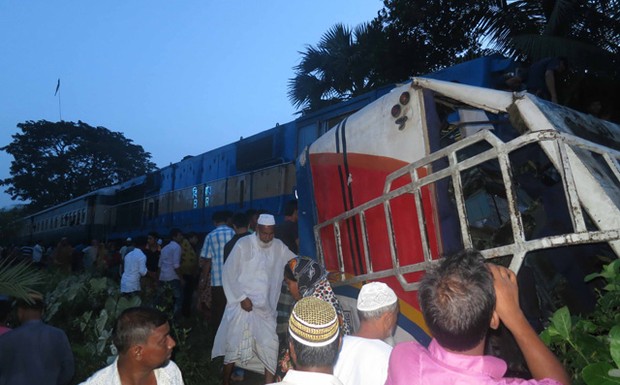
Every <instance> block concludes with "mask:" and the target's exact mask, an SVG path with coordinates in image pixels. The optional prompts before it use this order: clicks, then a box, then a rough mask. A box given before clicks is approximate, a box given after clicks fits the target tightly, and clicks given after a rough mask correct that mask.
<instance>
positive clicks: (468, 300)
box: [418, 250, 495, 351]
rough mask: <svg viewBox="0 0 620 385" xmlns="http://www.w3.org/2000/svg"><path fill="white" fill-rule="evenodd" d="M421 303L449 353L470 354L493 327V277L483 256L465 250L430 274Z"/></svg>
mask: <svg viewBox="0 0 620 385" xmlns="http://www.w3.org/2000/svg"><path fill="white" fill-rule="evenodd" d="M418 299H419V302H420V307H421V309H422V314H423V315H424V320H425V321H426V324H427V325H428V327H429V329H430V331H431V333H432V334H433V336H434V337H435V339H436V340H437V342H438V343H439V344H440V345H441V346H443V347H444V348H446V349H449V350H453V351H465V350H469V349H472V348H474V347H475V346H476V345H478V344H479V343H480V342H481V341H482V340H483V339H484V338H485V336H486V333H487V330H488V328H489V326H490V325H491V319H492V317H493V313H494V309H495V289H494V288H493V277H492V275H491V273H490V272H489V270H488V269H487V267H486V265H485V263H484V258H483V257H482V255H481V254H480V253H479V252H477V251H474V250H464V251H462V252H460V253H458V254H456V255H453V256H449V257H445V258H443V259H441V260H440V261H439V263H438V265H436V266H434V268H432V269H431V270H429V271H427V272H426V275H425V276H424V278H423V279H422V282H421V284H420V289H419V291H418Z"/></svg>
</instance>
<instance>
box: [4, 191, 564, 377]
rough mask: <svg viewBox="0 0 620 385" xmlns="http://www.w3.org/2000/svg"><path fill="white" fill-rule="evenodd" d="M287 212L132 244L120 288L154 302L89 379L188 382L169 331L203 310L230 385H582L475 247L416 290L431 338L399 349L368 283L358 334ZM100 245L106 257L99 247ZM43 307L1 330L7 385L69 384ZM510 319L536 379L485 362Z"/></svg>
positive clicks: (69, 370) (508, 280) (132, 320)
mask: <svg viewBox="0 0 620 385" xmlns="http://www.w3.org/2000/svg"><path fill="white" fill-rule="evenodd" d="M285 214H286V217H285V223H282V224H278V225H276V221H275V218H274V216H272V215H270V214H268V213H257V216H256V220H255V221H252V218H251V216H248V215H246V213H237V214H235V215H233V216H231V217H230V218H229V216H227V215H226V214H225V213H221V212H220V213H216V214H214V215H213V222H214V225H215V229H214V230H213V231H211V232H210V233H208V234H207V235H206V237H205V239H204V241H203V242H202V243H200V242H199V240H198V237H197V236H196V235H195V234H188V235H187V236H184V234H183V233H182V232H181V231H180V230H178V229H173V230H171V232H170V240H169V242H167V243H165V244H163V245H162V242H159V237H158V236H157V234H149V235H148V237H147V241H146V242H145V243H144V244H143V245H137V244H136V243H135V242H134V241H133V240H132V239H127V240H126V243H125V245H124V246H123V247H124V249H122V250H119V254H121V258H120V266H119V273H118V274H120V276H121V277H120V287H121V292H122V293H123V295H127V296H135V295H140V296H141V297H142V298H143V299H145V300H146V301H143V302H142V303H143V304H144V306H141V307H136V308H130V309H127V310H125V311H124V312H123V313H122V314H121V315H120V316H119V317H118V319H117V320H116V324H115V327H114V330H113V333H112V340H113V343H114V345H115V347H116V349H117V351H118V356H117V358H116V359H115V361H114V362H113V363H112V364H110V365H109V366H107V367H105V368H103V369H101V370H99V371H97V372H96V373H94V374H93V375H92V376H91V377H90V378H88V379H87V380H86V381H85V382H84V384H122V385H128V384H149V385H151V384H160V385H162V384H173V385H176V384H183V379H182V368H179V367H178V366H177V365H176V364H175V363H174V362H173V361H171V358H172V357H173V350H174V347H175V341H174V339H173V338H172V337H171V335H170V323H169V322H171V321H173V320H177V319H178V318H179V317H183V316H185V315H188V314H190V313H191V312H193V311H194V310H197V311H198V314H200V315H202V316H204V317H205V319H206V321H207V322H208V324H209V327H210V329H211V330H212V331H213V333H214V337H213V350H212V358H213V359H215V358H218V357H223V364H222V370H221V376H222V378H221V383H222V384H224V385H228V384H230V383H231V382H233V381H235V380H239V379H241V378H243V375H244V372H243V370H251V371H254V372H260V373H263V374H264V379H265V383H266V384H271V383H277V384H299V385H306V384H308V385H310V384H313V385H318V384H331V385H357V384H361V385H383V384H387V385H400V384H424V383H428V384H435V383H460V384H474V383H476V384H478V383H485V384H495V383H529V384H537V383H541V384H564V385H568V384H570V379H569V377H568V375H567V374H566V372H565V371H564V369H563V368H562V365H561V364H560V362H559V361H558V359H557V358H556V357H555V356H554V355H553V354H552V353H551V351H550V350H549V349H548V348H547V347H546V346H545V345H544V344H543V343H542V341H541V340H540V339H539V337H538V335H537V334H536V332H535V331H534V330H533V328H532V327H531V326H530V324H529V323H528V321H527V319H526V318H525V316H524V315H523V312H522V311H521V309H520V306H519V299H518V288H517V283H516V282H517V281H516V276H515V274H514V273H513V272H511V271H510V270H508V269H506V268H503V267H500V266H497V265H494V264H490V263H486V261H485V260H484V258H483V257H482V256H481V255H480V254H479V253H478V252H476V251H473V250H466V251H463V252H461V253H459V254H456V255H452V256H447V257H444V258H442V259H441V260H440V261H439V262H438V263H437V264H435V265H434V266H433V267H432V268H430V269H429V270H428V271H427V272H426V274H425V276H424V278H423V279H422V281H421V284H420V288H419V291H418V299H419V303H420V307H421V310H422V313H423V316H424V320H425V322H426V324H427V326H428V329H429V330H430V332H431V334H432V336H433V339H432V341H431V342H430V344H429V345H428V346H424V345H422V344H420V343H418V342H417V341H410V342H402V343H399V344H397V345H396V346H394V347H393V346H392V344H391V343H390V342H391V341H393V339H392V336H393V334H394V332H395V329H396V327H397V323H398V318H399V314H400V311H399V300H398V298H397V296H396V294H395V293H394V291H393V290H392V289H391V288H390V287H389V286H388V285H386V284H385V283H382V282H369V283H366V284H365V285H363V286H362V287H361V289H360V291H359V296H358V299H357V305H356V306H357V317H358V318H359V326H358V327H357V329H356V330H354V329H353V326H352V325H353V322H352V320H351V314H348V313H347V312H345V311H343V309H342V306H341V305H340V303H339V301H338V298H337V296H336V295H335V294H334V291H333V290H332V288H331V285H330V282H329V279H328V273H327V271H326V269H325V267H324V266H322V265H321V264H320V263H318V262H317V261H315V260H313V259H311V258H307V257H303V256H299V255H298V251H297V250H298V246H299V242H298V239H297V231H296V226H295V224H296V221H297V206H296V202H295V201H292V202H290V203H289V204H288V205H287V208H286V213H285ZM229 219H230V220H229ZM286 222H288V223H286ZM61 243H62V241H61ZM162 246H163V247H162ZM59 247H64V246H62V245H61V244H59ZM91 247H94V248H95V250H99V244H96V245H95V244H93V245H91ZM61 250H62V249H61ZM90 250H91V249H89V251H88V252H90ZM58 253H59V250H58V247H57V250H54V252H53V254H54V255H56V256H57V255H58ZM86 253H87V251H85V250H84V255H86ZM67 254H68V253H67ZM91 256H92V258H91ZM88 258H89V260H88V262H86V261H84V263H83V268H84V269H92V268H97V264H98V261H99V260H100V258H102V257H100V256H99V254H98V253H95V252H93V253H92V254H91V255H89V257H88ZM84 259H86V257H85V258H84ZM52 260H53V261H54V264H56V257H54V258H53V259H52ZM67 260H68V261H71V259H67ZM61 261H64V260H63V259H62V258H61ZM57 266H58V268H59V269H61V268H66V267H64V265H57ZM162 288H165V290H166V291H168V292H171V293H172V299H173V307H172V318H171V319H170V320H169V319H168V318H167V315H166V314H164V313H162V312H161V311H159V310H155V309H154V308H153V306H149V305H152V304H156V303H157V300H158V297H159V296H161V293H162V292H163V291H162V290H163V289H162ZM149 298H151V299H152V301H153V302H149ZM43 308H44V306H43V298H42V297H37V298H32V300H31V301H20V302H19V303H18V315H19V319H20V321H21V322H22V325H21V326H19V327H18V328H16V329H14V330H4V329H0V333H4V334H3V335H2V336H0V385H3V384H14V385H20V384H35V383H36V384H67V383H68V382H69V381H70V380H71V378H72V376H73V371H74V362H73V356H72V354H71V349H70V346H69V341H68V340H67V337H66V335H65V334H64V332H63V331H62V330H60V329H56V328H54V327H52V326H49V325H45V324H44V323H43V322H42V321H41V315H42V312H43ZM0 321H2V320H1V319H0ZM500 323H503V324H504V325H505V327H506V328H507V329H508V330H510V332H512V334H513V336H514V339H515V341H516V343H517V345H518V347H519V348H520V349H521V352H522V354H523V356H524V358H525V361H526V363H527V365H528V367H529V371H530V372H531V378H525V379H517V378H507V377H504V376H505V375H506V370H507V365H506V363H505V362H504V361H503V360H501V359H499V358H497V357H493V356H488V355H485V342H486V340H487V332H488V331H489V329H495V328H497V327H498V326H499V325H500ZM50 346H53V347H54V349H53V350H52V351H48V350H49V349H47V347H50Z"/></svg>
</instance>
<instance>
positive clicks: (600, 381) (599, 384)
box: [581, 362, 620, 385]
mask: <svg viewBox="0 0 620 385" xmlns="http://www.w3.org/2000/svg"><path fill="white" fill-rule="evenodd" d="M612 369H614V368H613V366H611V364H609V363H607V362H597V363H595V364H590V365H588V366H586V367H585V368H583V371H582V372H581V375H582V376H583V381H584V382H585V383H586V384H587V385H620V378H618V377H611V376H610V375H609V372H610V371H611V370H612Z"/></svg>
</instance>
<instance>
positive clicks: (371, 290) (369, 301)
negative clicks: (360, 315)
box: [357, 282, 398, 311]
mask: <svg viewBox="0 0 620 385" xmlns="http://www.w3.org/2000/svg"><path fill="white" fill-rule="evenodd" d="M396 301H398V298H397V297H396V294H395V293H394V290H392V289H390V287H389V286H388V285H386V284H385V283H383V282H370V283H367V284H365V285H364V286H362V290H360V295H359V296H358V297H357V310H360V311H373V310H377V309H381V308H382V307H385V306H388V305H391V304H393V303H395V302H396Z"/></svg>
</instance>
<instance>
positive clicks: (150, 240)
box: [146, 231, 159, 247]
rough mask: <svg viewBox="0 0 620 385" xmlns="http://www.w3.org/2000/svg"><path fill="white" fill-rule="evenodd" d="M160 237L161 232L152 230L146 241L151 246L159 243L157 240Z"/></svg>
mask: <svg viewBox="0 0 620 385" xmlns="http://www.w3.org/2000/svg"><path fill="white" fill-rule="evenodd" d="M158 239H159V234H157V233H156V232H154V231H151V232H150V233H149V234H148V235H147V236H146V243H147V245H149V246H151V247H152V246H155V245H157V240H158Z"/></svg>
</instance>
